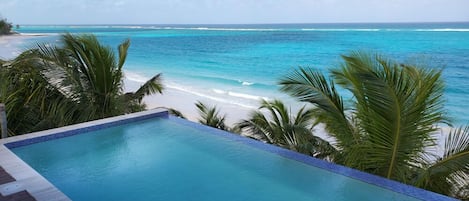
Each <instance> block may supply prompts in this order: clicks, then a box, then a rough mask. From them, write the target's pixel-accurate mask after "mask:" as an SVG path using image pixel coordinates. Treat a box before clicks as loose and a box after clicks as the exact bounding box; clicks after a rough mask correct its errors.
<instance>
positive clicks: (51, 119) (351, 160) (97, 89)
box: [0, 34, 469, 200]
mask: <svg viewBox="0 0 469 201" xmlns="http://www.w3.org/2000/svg"><path fill="white" fill-rule="evenodd" d="M129 46H130V41H129V40H126V41H124V42H123V43H121V44H120V45H119V46H118V49H117V51H116V52H114V51H113V50H112V49H111V48H110V47H107V46H104V45H102V44H101V43H100V42H99V41H98V39H97V38H96V36H94V35H71V34H64V35H63V36H62V38H61V45H60V46H48V45H39V47H38V48H36V49H31V50H28V51H25V52H23V53H22V54H21V55H19V56H18V57H17V58H15V59H13V60H11V61H0V64H1V68H0V89H1V90H0V102H2V103H5V104H6V110H7V118H8V128H9V134H10V135H18V134H23V133H28V132H32V131H38V130H44V129H48V128H54V127H60V126H64V125H69V124H73V123H79V122H84V121H89V120H94V119H100V118H105V117H110V116H115V115H120V114H125V113H131V112H136V111H141V110H144V109H145V105H144V103H143V102H142V99H143V97H144V96H145V95H149V94H155V93H162V91H163V85H162V80H161V74H157V75H155V76H153V77H152V78H151V79H150V80H148V81H147V82H146V83H145V84H143V85H142V86H141V87H140V88H139V89H138V90H137V91H135V92H129V93H124V89H123V78H124V75H123V71H122V69H123V65H124V63H125V60H126V57H127V50H128V48H129ZM342 58H343V62H342V64H341V65H340V66H339V67H337V68H334V69H331V70H330V72H329V75H330V77H328V76H326V75H325V74H322V73H320V72H319V71H316V70H314V69H312V68H298V69H297V70H295V71H293V72H291V73H290V74H288V75H286V76H285V77H283V78H282V79H281V80H280V81H279V85H280V86H281V90H282V91H283V92H285V93H287V94H289V95H291V96H292V97H294V98H296V99H297V100H298V101H300V102H302V103H305V104H306V105H305V106H304V107H302V108H301V109H299V110H298V111H296V112H295V113H293V112H292V111H291V109H290V108H289V107H288V106H286V105H285V104H284V103H283V102H282V101H281V100H273V101H266V100H264V101H262V102H261V106H260V107H259V109H258V110H256V111H252V113H251V114H250V115H249V117H248V118H247V119H244V120H240V121H239V122H238V123H237V124H236V125H235V127H233V128H230V127H229V126H228V125H227V124H226V123H225V117H226V116H225V115H222V114H220V110H219V109H217V107H215V106H209V105H207V104H204V103H202V102H198V103H196V107H197V109H198V111H199V114H200V118H199V123H201V124H205V125H208V126H211V127H214V128H218V129H222V130H227V131H231V132H235V133H239V134H240V135H243V136H247V137H250V138H253V139H257V140H260V141H263V142H266V143H269V144H274V145H277V146H281V147H284V148H286V149H290V150H293V151H297V152H300V153H303V154H307V155H310V156H313V157H317V158H321V159H324V160H328V161H331V162H334V163H337V164H341V165H345V166H348V167H351V168H355V169H359V170H362V171H365V172H369V173H372V174H375V175H379V176H382V177H385V178H389V179H393V180H396V181H400V182H403V183H406V184H409V185H413V186H417V187H420V188H424V189H428V190H431V191H434V192H438V193H442V194H445V195H450V196H453V197H457V198H461V199H465V200H467V199H469V195H468V194H469V193H468V186H469V184H468V181H469V175H468V172H469V163H468V161H469V127H462V128H456V129H453V130H451V131H450V132H449V133H447V137H446V139H445V142H444V150H443V154H442V155H438V154H435V153H433V152H431V149H434V148H436V143H437V141H436V140H437V137H436V136H437V135H439V134H440V133H441V130H440V128H439V127H438V126H439V125H442V124H448V125H450V122H449V120H448V118H447V114H446V113H445V110H444V102H445V100H444V99H443V90H444V82H443V80H442V78H441V74H442V72H441V70H438V69H435V68H426V67H422V66H418V65H412V64H401V63H399V62H396V61H394V60H391V59H388V58H386V57H383V56H380V55H372V54H369V53H362V52H354V53H351V54H350V55H345V56H343V57H342ZM339 87H340V88H343V89H345V90H347V91H348V92H350V93H351V94H352V95H353V98H352V99H351V100H344V98H343V97H342V96H341V94H339V92H338V90H337V89H338V88H339ZM170 111H171V112H172V113H173V114H177V115H178V116H181V117H183V115H182V114H181V113H180V112H178V111H176V110H170ZM318 125H321V126H323V127H324V128H325V131H326V132H327V135H328V136H327V137H328V140H326V139H323V138H321V137H319V136H317V135H315V129H316V128H317V126H318ZM331 139H332V140H331Z"/></svg>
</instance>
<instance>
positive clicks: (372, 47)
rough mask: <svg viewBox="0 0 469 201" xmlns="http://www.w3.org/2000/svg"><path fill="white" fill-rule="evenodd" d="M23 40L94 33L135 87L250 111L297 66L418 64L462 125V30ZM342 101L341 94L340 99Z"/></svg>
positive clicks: (274, 94)
mask: <svg viewBox="0 0 469 201" xmlns="http://www.w3.org/2000/svg"><path fill="white" fill-rule="evenodd" d="M17 31H18V32H20V33H25V34H33V33H34V34H37V33H40V34H44V35H46V36H45V37H35V38H31V39H28V43H27V44H28V45H29V46H33V44H34V43H37V42H51V43H55V42H57V41H58V40H57V39H58V34H60V33H63V32H70V33H94V34H96V35H97V36H98V37H99V39H100V40H101V41H102V42H104V43H106V44H109V45H111V46H112V47H116V46H117V44H118V43H119V42H121V41H123V40H124V39H126V38H130V39H131V42H132V44H131V47H130V50H129V54H128V59H127V63H126V65H125V67H124V68H125V70H126V76H127V78H128V79H129V80H132V81H135V82H143V81H145V80H146V79H148V78H150V77H151V76H152V75H155V74H157V73H160V72H162V73H163V74H164V76H165V84H166V85H167V87H168V88H170V89H174V90H180V91H184V92H187V93H189V94H191V95H194V96H200V97H204V98H209V99H213V100H216V101H218V102H221V103H235V104H237V105H239V106H240V107H248V108H255V107H257V106H258V103H259V100H260V99H262V98H267V99H274V98H281V99H286V100H287V102H288V103H290V104H292V105H298V104H296V103H294V102H293V101H291V100H288V99H287V98H288V97H287V96H286V95H284V94H282V93H281V92H279V91H278V86H277V81H278V79H279V78H280V77H282V76H283V75H285V74H286V73H288V72H290V71H291V70H292V69H294V68H296V67H298V66H305V67H306V66H309V67H313V68H316V69H318V70H320V71H322V72H327V71H328V69H329V68H332V67H336V66H338V64H339V63H340V55H342V54H348V53H350V52H351V51H354V50H363V51H372V52H378V53H382V54H384V55H388V56H390V57H393V58H396V59H398V60H399V61H402V62H415V61H416V60H420V59H424V61H426V63H429V64H431V66H433V67H437V68H443V69H444V79H445V81H446V84H447V86H446V92H445V98H446V99H447V105H446V108H447V111H448V114H449V115H450V117H451V118H452V119H453V122H455V124H465V123H468V122H469V115H466V114H468V113H469V101H468V100H469V23H422V24H410V23H408V24H275V25H122V26H116V25H112V26H111V25H100V26H22V27H21V28H20V29H18V30H17ZM346 96H348V97H349V94H346Z"/></svg>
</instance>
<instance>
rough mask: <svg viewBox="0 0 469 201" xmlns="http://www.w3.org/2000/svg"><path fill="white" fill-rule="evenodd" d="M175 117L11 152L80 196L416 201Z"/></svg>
mask: <svg viewBox="0 0 469 201" xmlns="http://www.w3.org/2000/svg"><path fill="white" fill-rule="evenodd" d="M207 132H208V131H207V130H200V129H197V128H194V127H191V126H188V125H184V124H181V123H179V122H177V121H172V120H171V119H169V120H168V119H163V118H161V119H160V118H156V119H152V120H146V121H139V122H134V123H131V124H124V125H120V126H116V127H111V128H106V129H102V130H97V131H92V132H89V133H84V134H80V135H74V136H71V137H66V138H60V139H56V140H50V141H45V142H41V143H36V144H32V145H28V146H23V147H18V148H14V149H12V151H13V152H14V153H15V154H16V155H18V156H19V157H20V158H21V159H22V160H24V161H25V162H27V163H28V164H29V165H30V166H31V167H32V168H34V169H35V170H36V171H37V172H39V173H40V174H41V175H43V176H44V177H45V178H46V179H47V180H48V181H50V182H51V183H52V184H54V185H55V186H56V187H57V188H59V189H60V190H61V191H62V192H63V193H65V194H66V195H67V196H69V197H70V198H71V199H72V200H75V201H102V200H129V201H130V200H132V201H143V200H175V201H176V200H177V201H179V200H181V201H186V200H193V201H199V200H203V201H220V200H224V201H239V200H243V201H257V200H262V201H285V200H295V201H303V200H304V201H323V200H335V201H364V200H374V201H388V200H394V201H416V200H417V199H415V198H412V197H409V196H405V195H403V194H399V193H396V192H393V191H390V190H387V189H384V188H381V187H378V186H375V185H371V184H369V183H366V182H363V181H359V180H355V179H351V178H349V177H346V176H343V175H340V174H336V173H333V172H330V171H327V170H324V169H321V168H318V167H314V166H310V165H306V164H304V163H301V162H298V161H295V160H292V159H288V158H285V157H281V156H279V155H277V154H274V153H271V152H267V151H264V150H261V149H258V148H254V147H252V146H249V145H247V144H245V143H242V142H239V141H235V140H232V139H229V138H225V137H222V136H221V135H220V133H207Z"/></svg>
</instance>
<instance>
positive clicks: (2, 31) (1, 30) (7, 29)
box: [0, 19, 13, 35]
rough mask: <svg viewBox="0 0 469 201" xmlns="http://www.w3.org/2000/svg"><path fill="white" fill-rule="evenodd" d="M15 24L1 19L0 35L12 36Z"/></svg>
mask: <svg viewBox="0 0 469 201" xmlns="http://www.w3.org/2000/svg"><path fill="white" fill-rule="evenodd" d="M12 28H13V24H12V23H10V22H8V21H7V19H0V35H6V34H11V29H12Z"/></svg>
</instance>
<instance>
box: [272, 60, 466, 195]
mask: <svg viewBox="0 0 469 201" xmlns="http://www.w3.org/2000/svg"><path fill="white" fill-rule="evenodd" d="M342 58H343V60H344V62H343V64H342V65H341V66H340V67H339V68H336V69H332V70H331V71H330V74H331V77H332V78H331V79H326V76H325V75H324V74H322V73H319V72H318V71H314V70H313V69H309V68H300V69H298V70H296V71H294V72H293V73H291V74H289V75H287V76H286V77H284V78H283V79H281V80H280V85H281V90H282V91H284V92H286V93H288V94H290V95H291V96H293V97H295V98H297V99H298V100H299V101H301V102H307V103H309V104H311V105H312V106H313V109H312V110H313V113H314V115H313V118H314V120H315V125H316V124H318V123H320V124H323V125H324V126H325V130H326V131H327V134H328V135H329V137H331V138H332V139H333V141H334V143H333V145H334V148H335V150H334V151H333V152H331V153H332V155H331V157H330V158H331V159H332V161H333V162H335V163H338V164H342V165H345V166H348V167H351V168H355V169H359V170H362V171H366V172H369V173H372V174H375V175H379V176H382V177H385V178H388V179H393V180H397V181H400V182H403V183H407V184H410V185H414V186H417V187H421V188H425V189H428V190H431V191H434V192H438V193H441V194H446V195H452V196H455V195H457V194H458V192H460V190H461V189H462V188H467V185H468V181H469V175H468V172H469V163H468V161H469V130H468V128H467V127H466V128H457V129H454V130H452V131H451V132H450V133H449V134H448V135H447V137H446V139H445V147H444V151H443V153H444V154H443V155H442V156H439V155H435V154H434V153H432V152H430V149H431V148H436V140H437V138H436V136H437V135H438V134H440V133H439V132H441V131H440V130H439V128H438V125H439V124H443V123H448V121H447V118H446V115H445V111H444V108H443V103H444V99H443V89H444V83H443V80H442V78H441V70H437V69H431V68H425V67H419V66H416V65H408V64H400V63H398V62H395V61H393V60H390V59H387V58H385V57H382V56H380V55H370V54H365V53H360V52H355V53H352V54H351V55H348V56H343V57H342ZM338 87H342V88H344V89H346V90H348V91H349V92H350V93H352V94H353V99H352V100H351V102H350V103H348V104H347V103H345V102H344V100H343V98H342V97H341V96H340V94H339V93H338V91H337V88H338ZM466 196H467V195H466ZM466 198H467V197H466Z"/></svg>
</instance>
